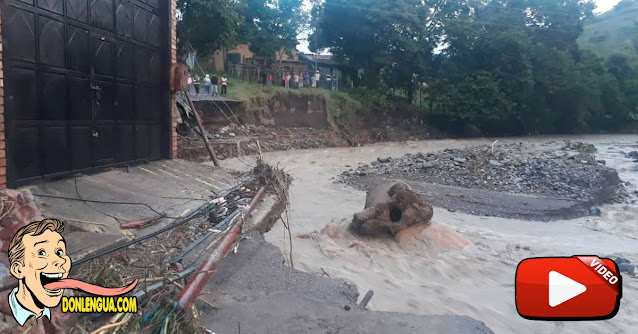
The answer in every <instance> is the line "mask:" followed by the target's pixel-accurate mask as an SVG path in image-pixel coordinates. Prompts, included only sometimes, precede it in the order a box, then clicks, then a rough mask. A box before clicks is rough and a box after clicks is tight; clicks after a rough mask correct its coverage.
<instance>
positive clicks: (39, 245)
mask: <svg viewBox="0 0 638 334" xmlns="http://www.w3.org/2000/svg"><path fill="white" fill-rule="evenodd" d="M62 231H64V224H63V223H62V222H60V221H57V220H52V219H49V220H44V221H42V222H39V223H38V224H34V223H31V224H29V225H27V226H25V228H23V229H22V230H20V231H19V232H18V233H16V235H15V236H14V238H13V240H12V241H11V244H10V246H9V259H10V262H11V274H12V275H13V276H14V277H15V278H17V279H18V280H19V281H20V283H19V287H18V291H19V292H23V293H24V292H25V291H28V294H27V295H26V297H30V298H28V299H29V300H28V301H27V300H24V299H23V300H22V301H23V302H25V303H26V304H27V305H28V306H32V305H33V306H37V307H38V309H40V308H42V306H46V307H55V306H57V305H58V304H59V303H60V299H61V298H62V290H63V289H47V288H46V286H47V284H49V283H54V282H57V281H59V280H60V279H62V278H67V277H68V276H69V270H70V269H71V258H69V256H68V255H67V254H66V241H65V240H64V238H63V237H62V234H61V233H62ZM20 232H22V233H20ZM21 288H24V290H22V291H20V290H21ZM20 299H21V298H18V301H20ZM31 304H32V305H31ZM27 305H24V304H23V306H27Z"/></svg>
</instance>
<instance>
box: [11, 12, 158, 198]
mask: <svg viewBox="0 0 638 334" xmlns="http://www.w3.org/2000/svg"><path fill="white" fill-rule="evenodd" d="M1 6H2V22H3V29H2V35H3V51H4V56H5V57H4V69H5V79H4V83H5V102H6V105H5V120H6V121H5V123H6V124H7V126H6V128H7V129H6V130H7V145H8V147H7V154H8V159H7V162H8V168H7V169H8V183H9V186H10V187H15V186H19V185H22V184H26V183H32V182H37V181H41V180H45V179H47V178H48V177H58V176H64V175H68V174H71V173H75V172H79V171H88V170H93V169H96V168H100V167H104V166H111V165H114V164H117V163H132V162H137V161H146V160H151V159H159V158H162V157H168V155H169V152H170V151H169V149H170V147H169V146H170V145H169V143H170V127H169V122H170V107H169V101H170V95H169V91H168V66H169V61H170V58H169V56H170V54H169V47H170V38H169V34H168V31H169V30H168V29H169V21H168V14H169V2H168V0H162V1H161V2H160V1H158V0H149V1H138V0H37V1H33V0H6V1H2V3H1ZM98 90H99V92H98Z"/></svg>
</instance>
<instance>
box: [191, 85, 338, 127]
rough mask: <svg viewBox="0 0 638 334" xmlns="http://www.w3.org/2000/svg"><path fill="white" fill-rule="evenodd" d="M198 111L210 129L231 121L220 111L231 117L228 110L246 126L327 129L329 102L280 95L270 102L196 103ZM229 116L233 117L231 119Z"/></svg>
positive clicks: (316, 97)
mask: <svg viewBox="0 0 638 334" xmlns="http://www.w3.org/2000/svg"><path fill="white" fill-rule="evenodd" d="M194 104H195V108H197V110H199V111H201V112H202V113H203V117H202V121H203V123H204V124H205V125H206V126H207V127H212V128H219V127H222V126H226V125H229V123H230V121H228V119H227V118H226V117H224V115H223V114H222V112H221V111H220V108H221V109H222V110H223V111H224V112H225V113H226V114H229V113H230V112H229V110H228V109H229V108H230V109H231V110H232V111H233V113H234V114H235V115H236V116H237V118H239V120H240V122H242V123H243V124H252V125H264V126H275V127H283V128H285V127H311V128H315V129H325V128H327V127H328V113H327V106H326V100H325V98H324V97H323V96H321V95H297V94H288V93H283V94H277V95H275V96H273V97H271V98H268V99H263V98H259V99H253V100H252V101H250V103H227V105H226V104H224V103H222V102H213V101H196V102H194ZM229 116H230V115H229Z"/></svg>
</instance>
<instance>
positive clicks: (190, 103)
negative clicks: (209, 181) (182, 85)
mask: <svg viewBox="0 0 638 334" xmlns="http://www.w3.org/2000/svg"><path fill="white" fill-rule="evenodd" d="M186 99H188V104H189V105H190V106H191V109H192V110H193V115H195V121H196V122H197V127H198V128H199V132H200V133H201V135H202V139H203V140H204V145H206V149H207V150H208V154H210V158H211V159H213V164H215V166H217V167H219V161H217V156H216V155H215V151H213V148H212V147H210V143H209V142H208V138H206V131H204V126H203V125H202V120H201V118H199V113H197V109H195V105H193V101H191V97H190V95H188V93H186Z"/></svg>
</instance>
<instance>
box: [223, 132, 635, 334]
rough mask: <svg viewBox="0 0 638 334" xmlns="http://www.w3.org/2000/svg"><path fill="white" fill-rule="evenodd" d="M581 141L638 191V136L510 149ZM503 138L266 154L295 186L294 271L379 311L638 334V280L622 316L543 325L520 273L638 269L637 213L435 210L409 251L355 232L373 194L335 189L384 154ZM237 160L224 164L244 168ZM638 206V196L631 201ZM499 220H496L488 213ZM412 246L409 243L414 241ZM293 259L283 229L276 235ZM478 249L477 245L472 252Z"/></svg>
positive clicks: (524, 329)
mask: <svg viewBox="0 0 638 334" xmlns="http://www.w3.org/2000/svg"><path fill="white" fill-rule="evenodd" d="M567 139H569V140H571V141H581V142H586V143H591V144H594V145H595V146H596V148H597V149H598V153H597V154H596V158H597V159H601V160H606V162H607V166H609V167H611V168H614V169H616V171H617V172H618V175H619V177H620V178H621V179H622V180H623V181H625V182H629V185H628V186H627V191H628V192H629V193H633V192H634V191H635V190H638V172H637V171H635V166H637V165H636V163H635V162H633V160H632V159H629V158H627V157H626V156H625V155H624V154H623V153H626V152H629V151H634V150H638V136H634V135H631V136H630V135H625V136H609V135H605V136H574V137H534V138H511V139H500V142H501V143H518V142H525V143H529V144H536V145H539V146H540V145H543V144H545V145H547V144H548V143H552V142H553V143H557V144H559V145H562V144H564V140H567ZM493 141H494V139H476V140H436V141H420V142H403V143H381V144H376V145H371V146H366V147H359V148H331V149H316V150H303V151H287V152H274V153H267V154H265V155H264V157H265V159H266V160H268V161H269V162H271V163H274V164H279V166H281V167H283V168H284V169H285V170H286V171H288V172H289V173H290V174H292V176H293V177H294V178H295V180H294V182H293V185H292V187H291V208H292V211H291V217H290V218H291V228H292V233H293V246H294V247H293V254H292V255H293V261H294V266H295V268H296V269H300V270H303V271H307V272H310V273H315V274H318V275H322V274H323V275H325V274H324V272H325V273H327V274H328V275H330V276H331V277H333V278H342V279H345V280H347V281H350V282H353V283H355V284H356V285H357V287H358V289H359V292H360V294H361V296H363V295H364V294H365V292H366V291H368V290H374V292H375V294H374V297H373V299H372V301H371V302H370V304H369V307H370V308H371V309H373V310H380V311H393V312H404V313H415V314H444V315H450V314H459V315H468V316H470V317H472V318H474V319H477V320H479V321H483V322H484V323H485V324H486V325H487V326H488V327H490V328H491V329H492V330H493V331H494V332H495V333H539V334H540V333H543V334H544V333H581V334H582V333H634V332H635V330H636V328H638V317H636V314H638V278H636V277H635V276H630V275H628V274H624V275H623V298H622V300H621V305H620V311H619V312H618V314H617V315H616V317H615V318H613V319H611V320H606V321H592V322H545V321H542V322H538V321H530V320H525V319H523V318H521V317H520V316H519V315H518V313H517V311H516V306H515V298H514V278H515V272H516V266H517V265H518V263H519V262H520V261H521V260H523V259H525V258H529V257H538V256H572V255H575V254H596V255H598V256H601V257H603V256H604V257H613V258H615V257H616V256H622V257H625V258H627V259H629V260H630V261H631V262H632V263H638V224H636V220H635V217H636V215H637V214H638V205H636V204H606V205H602V206H601V207H600V208H601V211H602V215H601V216H600V217H581V218H577V219H572V220H553V221H551V222H540V221H533V220H517V219H511V218H497V217H491V216H474V215H471V214H466V213H460V212H450V211H447V210H445V209H442V208H439V207H435V211H434V218H433V219H432V221H433V222H434V224H437V225H438V226H440V227H441V228H440V229H439V230H437V231H430V232H429V233H430V235H429V236H428V235H426V236H424V235H423V234H421V233H417V234H416V235H415V236H414V237H413V238H406V240H404V241H402V242H398V243H397V242H395V241H390V240H368V239H360V238H357V237H354V236H352V235H350V234H349V233H347V232H346V231H345V229H346V226H347V223H348V222H349V221H350V219H351V217H352V214H353V213H355V212H358V211H360V210H361V209H362V208H363V205H364V202H365V192H364V191H361V190H356V189H354V188H351V187H349V186H346V185H342V184H335V183H334V179H333V178H335V177H336V176H337V175H339V174H340V173H342V172H343V171H345V170H348V169H350V168H352V167H356V166H357V165H358V164H359V163H368V162H370V161H373V160H375V159H376V158H377V157H378V156H384V157H386V156H390V157H399V156H402V155H404V154H405V153H413V154H414V153H418V152H423V153H426V152H432V151H439V150H442V149H445V148H462V147H466V146H469V145H485V144H491V143H492V142H493ZM247 159H248V158H243V159H242V161H243V162H241V161H239V160H237V159H234V160H229V161H226V162H225V165H226V166H228V167H231V168H238V169H245V168H246V167H245V165H244V163H245V162H248V161H246V160H247ZM632 196H634V197H635V195H632ZM488 214H489V212H488ZM407 239H409V240H407ZM266 240H267V241H269V242H271V243H273V244H274V245H276V246H278V247H279V248H280V249H281V251H282V253H284V255H285V256H284V257H285V258H288V256H289V255H288V253H287V252H288V249H289V245H288V238H287V234H286V232H285V230H284V228H283V226H282V225H281V224H278V225H275V227H274V228H273V229H272V230H271V231H270V232H269V233H267V234H266ZM467 241H469V242H467Z"/></svg>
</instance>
